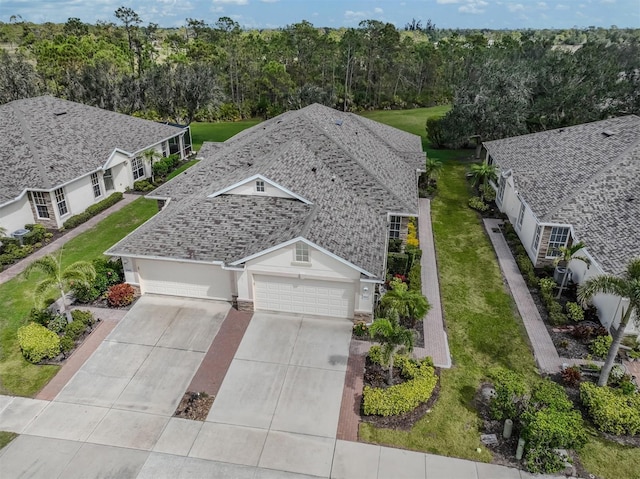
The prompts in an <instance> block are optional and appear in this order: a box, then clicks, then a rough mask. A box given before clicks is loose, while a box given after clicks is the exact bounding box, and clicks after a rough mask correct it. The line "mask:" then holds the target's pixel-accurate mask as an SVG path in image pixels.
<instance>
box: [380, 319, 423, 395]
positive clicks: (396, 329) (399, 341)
mask: <svg viewBox="0 0 640 479" xmlns="http://www.w3.org/2000/svg"><path fill="white" fill-rule="evenodd" d="M369 334H371V337H372V338H373V339H374V340H375V341H377V342H379V343H380V352H381V354H382V362H383V366H386V368H387V384H389V385H391V384H392V382H393V363H394V359H395V356H396V354H398V353H399V352H401V351H406V352H409V353H410V352H411V351H413V342H414V336H413V332H412V331H411V330H409V329H407V328H404V327H402V326H401V325H400V324H399V323H398V321H397V320H396V319H386V318H378V319H376V320H375V321H374V322H373V324H372V325H371V327H370V328H369Z"/></svg>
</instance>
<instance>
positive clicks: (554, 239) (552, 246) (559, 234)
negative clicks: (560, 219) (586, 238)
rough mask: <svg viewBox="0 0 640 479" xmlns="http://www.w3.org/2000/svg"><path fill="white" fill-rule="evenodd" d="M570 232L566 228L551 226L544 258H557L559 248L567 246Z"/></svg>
mask: <svg viewBox="0 0 640 479" xmlns="http://www.w3.org/2000/svg"><path fill="white" fill-rule="evenodd" d="M570 234H571V231H570V230H569V227H568V226H552V227H551V234H550V235H549V245H548V246H547V253H546V255H545V257H546V258H557V257H558V256H560V248H564V247H566V246H567V243H568V242H569V235H570Z"/></svg>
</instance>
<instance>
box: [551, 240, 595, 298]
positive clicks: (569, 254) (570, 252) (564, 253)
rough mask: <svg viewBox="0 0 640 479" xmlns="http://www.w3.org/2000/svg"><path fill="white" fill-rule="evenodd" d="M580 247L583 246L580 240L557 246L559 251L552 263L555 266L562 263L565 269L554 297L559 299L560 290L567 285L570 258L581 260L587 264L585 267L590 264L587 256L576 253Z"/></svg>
mask: <svg viewBox="0 0 640 479" xmlns="http://www.w3.org/2000/svg"><path fill="white" fill-rule="evenodd" d="M582 248H584V243H583V242H582V241H578V242H577V243H574V244H572V245H571V246H561V247H560V248H558V250H559V251H560V256H558V257H556V259H555V260H553V264H554V265H555V266H558V265H559V264H562V265H563V266H564V268H565V269H564V274H563V275H562V281H561V282H560V288H559V289H558V295H557V296H556V299H560V296H561V295H562V291H563V290H564V288H565V286H566V285H567V277H568V276H569V263H570V262H571V260H574V259H576V260H578V261H582V262H583V263H584V264H586V265H587V268H589V266H591V260H590V259H589V258H587V257H586V256H579V255H576V253H577V252H578V251H580V250H581V249H582Z"/></svg>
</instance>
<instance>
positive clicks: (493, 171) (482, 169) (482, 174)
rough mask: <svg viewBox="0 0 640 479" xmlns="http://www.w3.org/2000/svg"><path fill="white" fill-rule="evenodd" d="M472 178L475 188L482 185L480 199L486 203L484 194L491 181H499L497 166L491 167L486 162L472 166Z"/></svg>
mask: <svg viewBox="0 0 640 479" xmlns="http://www.w3.org/2000/svg"><path fill="white" fill-rule="evenodd" d="M471 177H472V178H473V180H472V184H473V186H477V185H480V187H479V190H480V199H481V200H482V201H484V192H485V190H486V189H487V186H488V183H489V181H490V180H493V181H496V180H497V179H498V169H497V168H496V167H495V165H490V164H488V163H486V162H483V163H475V164H473V165H471Z"/></svg>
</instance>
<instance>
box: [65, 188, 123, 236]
mask: <svg viewBox="0 0 640 479" xmlns="http://www.w3.org/2000/svg"><path fill="white" fill-rule="evenodd" d="M122 198H123V196H122V193H120V192H116V193H112V194H111V195H109V196H108V197H107V198H105V199H104V200H102V201H98V202H97V203H95V204H93V205H91V206H89V207H88V208H87V209H86V210H85V211H84V212H82V213H80V214H78V215H75V216H72V217H71V218H69V219H68V220H67V221H65V222H64V224H63V227H64V228H65V229H71V228H75V227H76V226H78V225H81V224H82V223H85V222H87V221H88V220H90V219H91V218H92V217H94V216H95V215H97V214H98V213H101V212H102V211H104V210H106V209H107V208H109V207H110V206H113V205H115V204H116V203H117V202H118V201H120V200H121V199H122Z"/></svg>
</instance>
